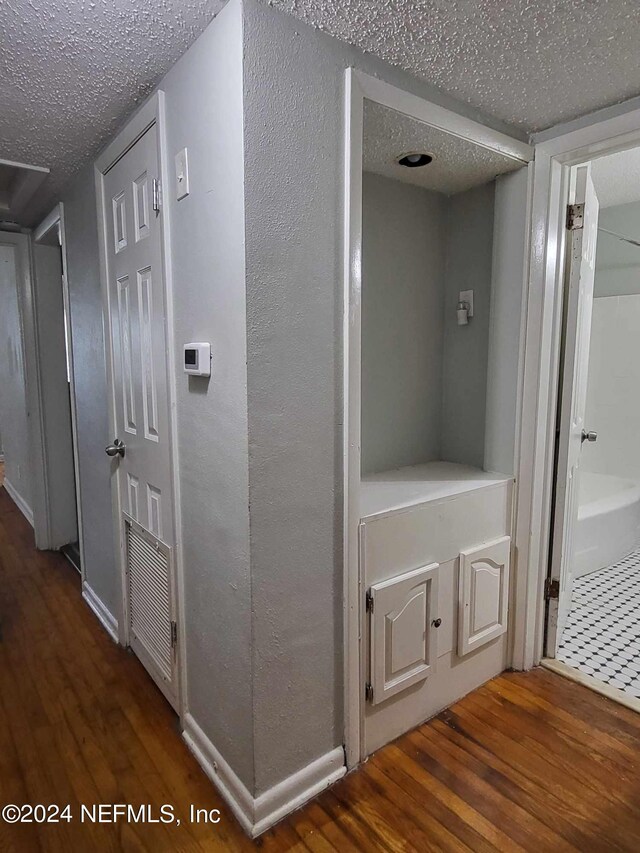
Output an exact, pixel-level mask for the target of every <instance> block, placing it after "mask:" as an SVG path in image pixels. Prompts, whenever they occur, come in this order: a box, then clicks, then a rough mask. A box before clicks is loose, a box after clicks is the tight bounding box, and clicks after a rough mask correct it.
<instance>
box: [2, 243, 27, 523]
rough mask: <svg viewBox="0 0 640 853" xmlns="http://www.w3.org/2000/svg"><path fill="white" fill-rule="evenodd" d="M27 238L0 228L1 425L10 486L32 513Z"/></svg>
mask: <svg viewBox="0 0 640 853" xmlns="http://www.w3.org/2000/svg"><path fill="white" fill-rule="evenodd" d="M27 242H28V238H27V237H26V236H25V235H23V234H7V233H4V232H0V306H1V310H0V347H1V349H0V429H1V430H2V441H3V451H4V454H5V471H4V476H5V482H6V484H7V489H8V490H9V491H10V493H11V494H12V497H14V498H16V499H17V500H18V501H21V502H22V504H23V508H24V509H25V510H27V511H28V513H31V514H32V513H33V503H32V501H33V492H32V472H31V458H30V454H29V418H28V413H27V412H28V410H27V393H26V379H25V364H24V350H23V342H22V317H21V306H20V297H19V290H18V288H19V282H20V283H21V282H22V270H21V267H22V265H24V264H25V262H26V263H28V249H27ZM20 286H21V285H20Z"/></svg>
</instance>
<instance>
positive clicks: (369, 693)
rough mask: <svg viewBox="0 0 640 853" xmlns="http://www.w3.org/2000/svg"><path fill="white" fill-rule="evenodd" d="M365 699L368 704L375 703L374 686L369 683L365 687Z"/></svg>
mask: <svg viewBox="0 0 640 853" xmlns="http://www.w3.org/2000/svg"><path fill="white" fill-rule="evenodd" d="M364 698H365V700H366V701H367V702H373V684H370V683H369V682H368V681H367V683H366V684H365V686H364Z"/></svg>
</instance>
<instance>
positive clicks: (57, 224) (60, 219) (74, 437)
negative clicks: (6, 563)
mask: <svg viewBox="0 0 640 853" xmlns="http://www.w3.org/2000/svg"><path fill="white" fill-rule="evenodd" d="M52 232H54V233H55V235H56V237H57V240H58V242H59V244H60V253H61V256H62V299H63V302H64V311H65V314H66V316H67V349H68V352H67V360H68V364H69V372H70V376H69V379H70V383H69V391H70V394H71V442H72V445H73V464H74V469H75V470H74V476H75V486H76V514H77V518H78V545H79V548H80V576H81V578H82V583H83V584H84V571H85V570H84V530H83V527H82V502H81V500H80V489H81V483H80V466H79V462H78V406H77V402H76V383H75V367H74V362H73V328H72V324H71V298H70V295H69V276H68V267H67V244H66V236H65V226H64V205H63V204H62V202H60V203H58V204H56V206H55V207H54V208H53V210H52V211H51V212H50V213H49V215H48V216H46V217H45V218H44V219H43V220H42V222H41V223H40V225H38V227H37V228H35V229H34V230H33V233H32V235H31V237H32V240H33V242H34V243H41V242H42V241H43V240H44V239H45V238H46V237H48V236H50V235H51V233H52ZM42 447H43V454H44V470H45V472H46V471H47V470H48V468H47V465H46V453H47V444H46V442H44V441H43V445H42ZM45 476H46V474H45ZM44 509H45V511H46V514H47V529H48V530H50V529H51V524H50V520H49V519H50V514H51V506H50V502H49V500H48V490H47V493H46V495H45V502H44Z"/></svg>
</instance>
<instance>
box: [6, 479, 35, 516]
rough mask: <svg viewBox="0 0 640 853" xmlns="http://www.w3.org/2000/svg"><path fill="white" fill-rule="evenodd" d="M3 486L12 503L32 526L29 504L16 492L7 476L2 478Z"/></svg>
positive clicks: (31, 511) (31, 512)
mask: <svg viewBox="0 0 640 853" xmlns="http://www.w3.org/2000/svg"><path fill="white" fill-rule="evenodd" d="M4 487H5V489H6V490H7V494H8V495H9V497H10V498H11V500H12V501H13V502H14V504H15V505H16V506H17V507H18V509H19V510H20V512H21V513H22V514H23V515H24V517H25V518H26V519H27V521H28V522H29V524H30V525H31V526H32V527H33V510H32V509H31V507H30V506H29V504H28V503H27V502H26V501H25V499H24V498H23V497H22V495H21V494H20V493H19V492H18V490H17V489H16V488H15V486H12V485H11V483H10V482H9V480H7V478H6V477H5V478H4Z"/></svg>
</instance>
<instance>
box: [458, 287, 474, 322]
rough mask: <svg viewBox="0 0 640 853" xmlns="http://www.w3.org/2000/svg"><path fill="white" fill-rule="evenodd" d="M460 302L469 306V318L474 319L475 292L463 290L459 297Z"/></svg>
mask: <svg viewBox="0 0 640 853" xmlns="http://www.w3.org/2000/svg"><path fill="white" fill-rule="evenodd" d="M458 302H466V303H467V305H468V306H469V310H468V311H467V316H468V317H473V290H461V291H460V295H459V296H458Z"/></svg>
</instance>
